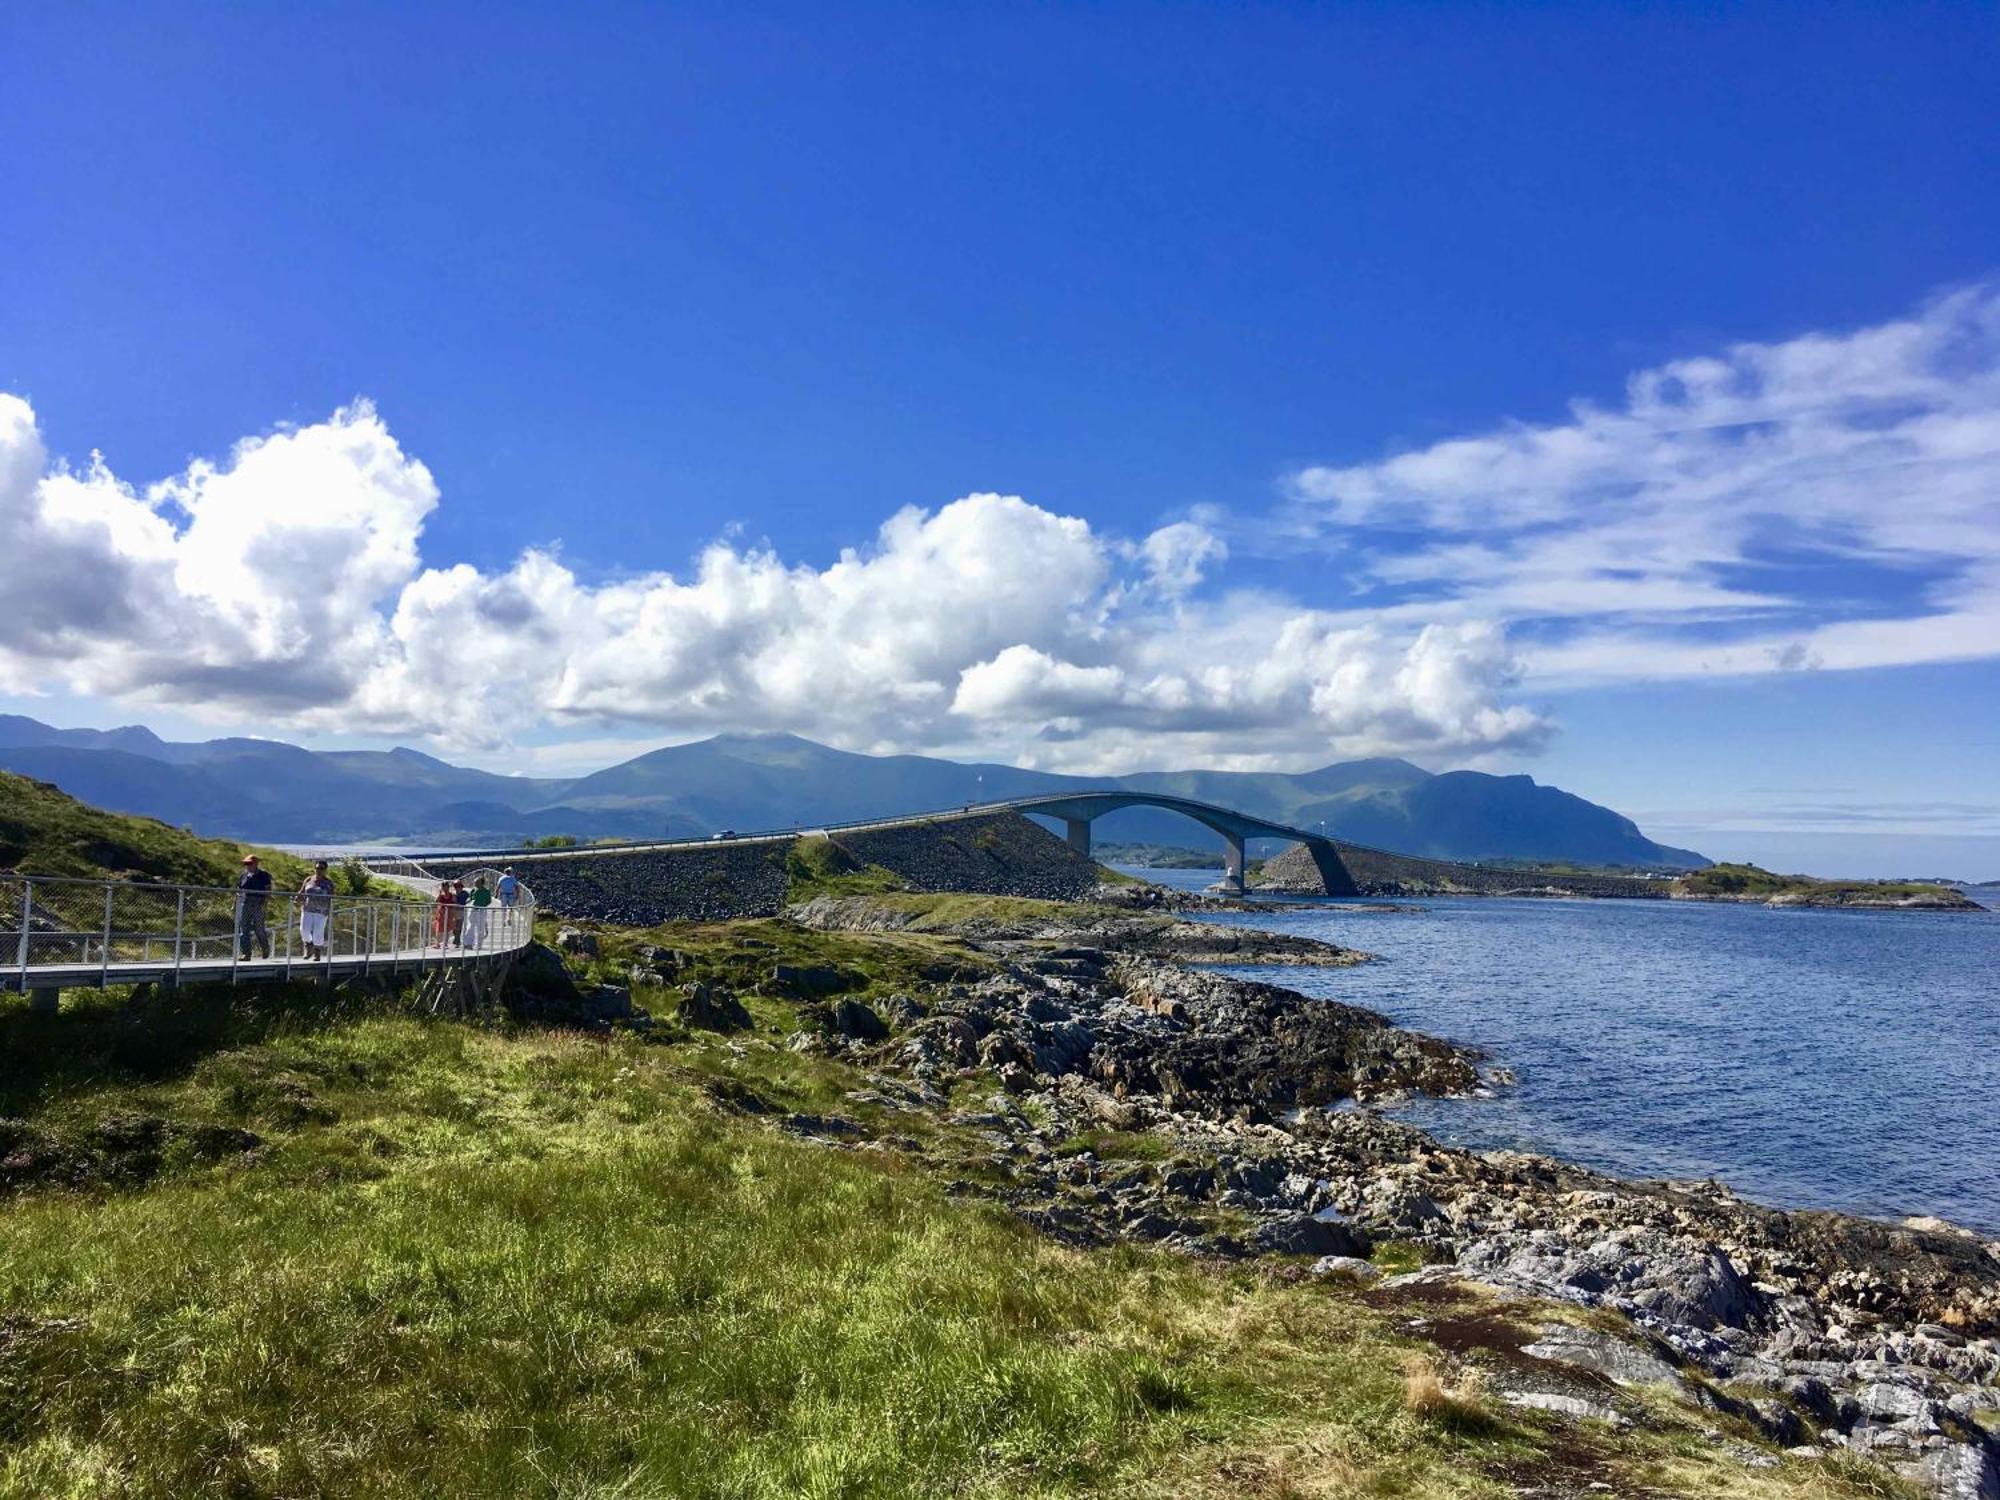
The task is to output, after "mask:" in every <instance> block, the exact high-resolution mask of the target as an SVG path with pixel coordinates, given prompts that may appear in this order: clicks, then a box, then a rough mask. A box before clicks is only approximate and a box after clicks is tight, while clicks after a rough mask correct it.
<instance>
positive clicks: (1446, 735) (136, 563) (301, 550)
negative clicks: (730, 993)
mask: <svg viewBox="0 0 2000 1500" xmlns="http://www.w3.org/2000/svg"><path fill="white" fill-rule="evenodd" d="M1996 43H2000V11H1996V10H1995V9H1994V8H1993V7H1991V6H1963V7H1953V6H1937V7H1928V6H1925V7H1916V6H1912V7H1879V6H1870V7H1843V6H1782V7H1759V6H1749V7H1727V8H1722V7H1715V8H1705V7H1675V8H1671V9H1669V8H1664V7H1636V6H1633V7H1623V6H1602V7H1593V8H1589V9H1583V8H1576V7H1570V8H1557V7H1452V6H1423V7H1417V6H1405V7H1386V6H1384V7H1370V6H1340V7H1292V6H1255V5H1252V6H1243V5H1232V6H1227V7H1224V6H1213V7H1200V6H1164V5H1152V6H1143V7H1142V6H1117V5H1091V6H1066V7H1036V8H1026V7H1008V8H999V7H991V8H986V7H979V8H975V7H958V6H923V7H918V6H907V7H887V6H879V7H878V6H855V7H848V8H846V9H844V10H842V11H840V12H837V13H836V12H830V11H828V10H826V9H825V8H823V7H812V8H806V7H799V8H787V7H772V6H747V7H746V6H730V7H699V6H686V7H676V8H672V9H662V8H658V7H631V8H624V7H616V6H606V7H594V8H591V9H589V10H588V11H587V12H582V11H578V10H576V9H575V8H563V9H558V8H555V7H542V8H536V7H525V6H499V7H495V6H482V7H478V8H455V7H438V6H433V7H402V6H399V7H381V8H370V7H366V6H360V7H341V8H338V9H337V10H336V9H333V8H327V7H304V6H284V5H258V6H208V7H179V8H176V9H173V10H166V9H161V8H136V7H93V6H89V5H78V6H63V7H40V8H33V9H29V8H20V7H16V8H14V9H13V10H12V11H10V12H9V13H8V14H7V15H6V16H5V18H4V19H0V139H4V140H7V141H9V142H11V143H12V146H11V147H10V149H8V150H7V151H6V152H5V154H4V156H0V224H4V226H5V228H4V232H0V392H4V393H10V395H11V398H12V399H13V402H14V411H13V416H12V420H11V426H10V425H9V421H8V419H7V416H6V414H5V413H4V412H0V443H4V442H7V441H11V444H12V446H11V448H7V447H0V512H7V511H8V509H9V507H12V511H11V513H9V514H8V520H9V532H10V534H12V535H15V536H16V537H17V538H26V541H25V543H24V544H21V545H17V546H16V547H15V548H14V549H12V556H11V557H10V558H8V559H5V560H0V586H4V588H5V590H6V595H7V597H8V599H9V601H10V604H13V605H14V607H13V608H11V609H9V610H8V611H7V616H8V617H11V619H10V618H7V617H0V667H4V669H5V675H4V676H0V707H4V708H12V709H15V710H17V711H24V712H30V713H35V714H36V715H37V716H39V717H43V718H50V719H55V720H58V721H61V722H75V723H86V722H87V723H109V722H118V721H123V720H129V719H134V718H139V719H144V720H146V721H148V722H152V723H155V724H156V725H159V726H161V727H163V728H167V729H170V730H179V731H181V732H197V733H207V732H220V731H223V730H232V731H235V730H251V731H255V732H263V733H271V734H282V735H285V736H286V737H289V738H296V739H301V740H305V741H308V742H313V743H381V742H388V741H396V740H401V741H408V742H413V743H421V744H426V745H428V746H429V747H430V748H433V749H438V750H441V751H443V752H444V753H447V754H452V755H455V756H457V757H459V758H463V759H468V760H479V761H482V762H483V763H487V764H499V765H506V764H518V765H524V766H527V765H533V766H537V767H553V766H557V765H568V764H578V763H582V764H591V763H596V762H598V761H601V760H605V759H610V758H614V757H616V756H617V755H621V754H624V753H629V752H630V751H631V750H636V749H638V748H642V747H644V746H645V745H648V744H653V743H658V742H661V741H664V740H670V739H680V738H688V737H693V736H696V735H700V734H704V733H710V732H714V731H715V730H717V729H720V728H739V727H741V728H778V727H783V728H792V729H796V730H798V731H799V732H802V733H807V734H812V735H814V736H816V737H819V738H824V739H829V740H835V741H838V742H840V743H844V744H849V745H852V746H854V747H856V748H891V747H893V748H906V749H921V750H933V751H938V752H940V753H950V754H981V755H991V756H995V757H999V758H1007V759H1019V760H1033V761H1035V762H1037V763H1041V764H1048V765H1052V766H1059V767H1062V768H1066V769H1090V768H1092V767H1112V768H1121V769H1122V768H1125V767H1128V766H1132V765H1136V764H1159V763H1163V762H1166V763H1176V764H1197V763H1211V764H1220V763H1230V764H1276V765H1284V766H1304V765H1310V764H1316V763H1320V762H1323V761H1326V760H1331V759H1337V758H1344V757H1346V756H1350V755H1354V754H1362V753H1377V752H1386V753H1403V754H1408V755H1410V756H1411V757H1412V758H1414V759H1416V760H1419V761H1420V762H1422V763H1424V764H1426V765H1432V766H1437V767H1443V766H1447V765H1460V764H1465V765H1478V766H1481V767H1486V768H1491V769H1526V770H1530V771H1532V772H1533V773H1534V774H1536V775H1537V776H1539V777H1542V778H1543V779H1548V780H1554V781H1557V782H1558V783H1559V784H1562V785H1565V786H1568V787H1570V788H1572V789H1574V790H1577V791H1579V792H1582V793H1584V794H1586V795H1589V796H1593V797H1596V798H1599V799H1600V800H1605V801H1610V802H1612V803H1613V804H1614V805H1617V806H1620V807H1621V808H1624V809H1627V810H1630V811H1633V812H1634V813H1635V814H1639V815H1642V817H1643V818H1644V820H1645V823H1646V826H1647V827H1648V828H1649V830H1650V831H1654V832H1656V834H1658V835H1659V836H1662V837H1671V838H1672V839H1673V840H1674V841H1676V842H1684V843H1693V844H1695V845H1696V846H1697V847H1701V848H1704V849H1707V850H1709V852H1719V853H1750V854H1756V853H1763V854H1765V855H1766V857H1768V858H1771V859H1772V860H1774V861H1776V862H1783V856H1782V855H1781V853H1780V852H1778V851H1782V850H1792V851H1795V852H1796V854H1797V856H1798V857H1797V858H1795V859H1794V860H1793V862H1795V863H1803V862H1805V861H1806V860H1807V859H1808V858H1810V859H1812V860H1814V861H1816V862H1817V863H1818V864H1819V865H1820V866H1821V867H1824V868H1829V869H1833V868H1845V869H1859V868H1863V867H1867V868H1882V869H1901V868H1904V867H1905V866H1906V863H1907V861H1908V860H1909V859H1911V858H1915V857H1916V856H1918V855H1919V854H1921V855H1923V856H1925V857H1926V858H1928V857H1929V856H1931V855H1938V856H1940V857H1942V856H1944V855H1946V854H1949V853H1951V852H1953V849H1954V848H1957V849H1959V850H1961V851H1962V852H1963V853H1965V854H1966V856H1967V857H1968V858H1976V859H1978V860H1984V861H1985V862H1986V863H1988V864H1992V865H1994V869H1993V870H1991V871H1989V872H1988V873H1993V874H2000V858H1995V857H1994V856H1995V855H2000V844H1994V843H1991V842H1989V843H1986V844H1971V843H1969V844H1965V845H1961V846H1938V845H1936V844H1935V842H1934V840H1935V839H1936V838H1937V837H1940V836H1943V835H1946V834H1966V833H1970V834H1973V835H1976V836H1979V837H1982V838H1986V839H1988V840H1993V839H2000V770H1996V769H1995V767H1996V766H2000V757H1996V756H1995V755H1994V754H1993V750H1994V741H1995V738H1996V732H1995V722H1996V719H2000V713H1996V711H1995V709H1994V708H1993V707H1992V705H1993V704H1994V703H1995V702H2000V691H1996V690H2000V668H1996V667H1995V665H1994V658H1995V655H1996V653H2000V555H1996V553H2000V542H1996V541H1995V540H1994V538H1995V536H1996V534H2000V502H1996V498H1995V484H1996V473H2000V459H1996V457H1995V455H1996V453H2000V437H1997V436H1996V433H2000V394H1996V392H1997V391H2000V384H1997V383H1996V382H1997V381H2000V377H1997V376H1996V368H2000V353H1996V351H1997V350H2000V310H1997V309H2000V301H1997V300H1996V293H1995V291H1994V282H1993V278H1994V277H1995V275H1996V274H2000V265H1996V251H1995V248H1994V247H1995V246H1996V245H2000V232H1996V231H2000V181H1996V178H2000V165H1996V164H2000V151H1996V150H1995V149H1994V148H1995V144H1996V139H1995V138H1996V135H2000V107H1996V106H1995V104H1994V103H1993V100H1992V90H1991V88H1990V75H1989V74H1988V72H1987V68H1988V62H1989V60H1990V58H1991V57H1992V56H1993V55H1994V48H1995V44H1996ZM8 433H11V434H12V437H11V440H10V439H8V438H7V437H6V434H8ZM246 443H247V444H248V445H249V446H248V447H239V445H242V444H246ZM93 453H97V454H99V455H101V458H100V459H99V460H98V461H97V462H96V464H95V466H93V460H92V457H91V455H92V454H93ZM10 454H11V455H12V456H11V458H10V457H9V455H10ZM9 475H11V476H12V478H11V480H10V479H9V477H8V476H9ZM10 483H11V486H12V487H11V489H10V488H9V484H10ZM966 497H989V498H983V499H979V498H975V499H967V498H966ZM991 497H1007V498H991ZM1011 497H1019V498H1018V499H1014V498H1011ZM954 502H957V503H954ZM912 507H914V508H916V509H915V510H914V511H911V510H909V509H908V508H912ZM843 558H845V560H843ZM10 569H11V570H12V571H11V573H10V571H9V570H10ZM72 575H73V577H72ZM92 592H95V593H97V594H101V595H109V596H111V597H112V599H113V604H112V605H101V604H100V605H91V604H90V603H89V601H88V600H87V599H85V598H84V597H83V596H84V595H85V594H88V593H92ZM1919 767H1921V770H1920V771H1919V770H1918V769H1917V768H1919ZM1787 840H1789V841H1791V842H1789V843H1788V842H1786V841H1787ZM1801 840H1803V841H1804V842H1802V843H1801V842H1799V841H1801ZM1898 841H1900V842H1898Z"/></svg>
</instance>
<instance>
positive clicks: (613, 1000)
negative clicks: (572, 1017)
mask: <svg viewBox="0 0 2000 1500" xmlns="http://www.w3.org/2000/svg"><path fill="white" fill-rule="evenodd" d="M583 1005H584V1012H585V1014H586V1015H587V1016H588V1017H589V1019H591V1020H593V1021H629V1020H630V1019H631V1018H632V992H631V991H630V990H628V989H626V988H625V986H623V985H622V984H600V985H598V986H597V987H596V988H595V989H593V990H592V991H591V992H590V993H589V994H588V995H585V996H584V997H583Z"/></svg>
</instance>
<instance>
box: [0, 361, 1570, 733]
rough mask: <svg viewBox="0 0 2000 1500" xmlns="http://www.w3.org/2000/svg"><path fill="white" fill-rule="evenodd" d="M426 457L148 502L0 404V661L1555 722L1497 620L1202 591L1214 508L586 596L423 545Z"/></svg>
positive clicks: (1002, 727) (409, 689)
mask: <svg viewBox="0 0 2000 1500" xmlns="http://www.w3.org/2000/svg"><path fill="white" fill-rule="evenodd" d="M440 503H447V502H444V501H442V500H441V497H440V495H439V492H438V487H437V485H436V483H435V482H434V480H433V479H432V477H431V475H430V473H429V471H428V470H426V469H425V467H424V466H423V464H422V463H421V462H419V461H418V460H417V459H416V458H414V457H412V456H411V455H409V454H407V453H405V452H404V451H403V450H402V448H401V446H400V445H399V444H398V443H397V441H396V440H395V438H394V437H393V436H392V435H391V433H390V432H389V429H388V427H387V426H386V424H385V423H384V421H383V419H382V417H381V416H380V414H379V413H377V412H376V411H375V410H374V409H373V408H372V407H370V406H368V405H366V404H365V403H357V404H355V405H353V406H350V407H347V408H344V409H343V410H341V411H338V412H336V413H334V414H333V415H332V416H331V417H330V418H329V419H328V420H326V421H325V422H320V423H315V424H312V425H310V426H305V427H300V428H296V429H288V430H283V431H280V432H277V433H273V434H271V435H268V436H265V437H261V438H254V439H249V440H246V441H244V442H243V443H241V444H239V445H238V446H237V448H236V449H235V451H234V452H233V453H232V454H230V455H229V456H228V457H227V458H226V459H224V460H222V461H220V462H215V463H207V462H202V463H197V464H194V465H192V466H190V468H189V469H188V470H187V471H186V472H185V473H183V474H181V475H178V476H175V477H173V478H171V479H168V480H164V481H161V482H159V483H156V484H153V485H151V486H149V487H147V488H144V489H143V490H142V489H138V488H135V487H134V486H132V485H130V484H127V483H126V482H124V481H122V480H121V479H119V478H118V477H117V476H115V475H113V474H112V473H110V472H109V471H108V470H107V469H106V468H105V467H104V466H103V464H102V463H100V462H98V461H96V460H95V459H93V460H92V461H91V462H90V463H89V464H88V465H86V466H84V467H82V468H80V469H74V470H72V469H70V468H68V467H65V466H64V465H62V464H60V463H53V462H51V460H50V458H49V456H48V455H47V454H46V453H45V452H44V451H43V447H42V443H41V440H40V437H39V435H38V431H37V428H36V424H35V419H34V414H33V412H32V411H31V410H30V408H29V407H28V405H27V403H26V402H24V401H22V400H20V399H18V398H16V397H11V396H0V530H4V533H5V534H6V535H7V536H8V537H9V538H10V539H11V541H12V545H11V547H10V548H9V549H8V551H7V552H6V553H5V554H4V555H0V590H4V594H5V597H6V600H7V605H8V607H7V608H6V610H5V611H4V613H0V667H4V668H5V670H6V672H7V674H8V680H9V684H10V686H14V687H17V688H20V689H25V690H28V691H34V690H37V689H44V688H50V687H61V688H64V689H66V690H68V691H71V692H76V693H82V694H89V695H95V696H99V697H105V698H111V699H116V700H120V701H124V702H128V703H131V704H134V705H136V706H141V707H143V706H144V705H147V704H158V703H171V704H172V705H174V706H175V707H177V708H181V709H183V710H188V711H193V712H196V713H203V714H206V715H208V716H210V717H212V718H215V719H217V720H221V721H228V722H232V723H236V724H248V725H251V726H254V727H259V728H267V729H290V730H299V731H306V732H313V731H320V732H333V731H344V732H351V733H369V734H380V735H421V736H428V737H430V738H432V739H434V740H436V741H438V742H439V743H440V744H442V745H444V746H446V747H447V748H452V747H468V746H483V747H491V746H496V745H501V744H504V743H506V742H507V741H508V740H509V739H510V738H513V737H516V736H520V735H523V734H526V733H527V732H528V731H530V730H533V729H537V728H541V727H545V726H550V725H553V726H556V727H557V728H560V729H565V730H568V731H570V732H575V733H584V732H588V731H592V730H605V729H621V730H622V729H632V728H639V729H646V730H655V731H658V732H659V733H661V734H688V733H699V732H703V731H709V730H723V729H744V728H753V729H754V728H783V729H790V730H794V731H797V732H799V733H803V734H808V735H814V736H818V737H822V738H826V739H829V740H833V741H835V742H838V743H842V744H847V745H855V746H860V747H866V748H881V747H900V748H911V749H946V750H952V751H968V750H973V751H983V752H986V753H990V754H1000V755H1007V756H1010V757H1019V758H1023V759H1029V760H1035V761H1039V762H1041V763H1044V764H1062V765H1071V766H1106V767H1108V766H1111V765H1136V764H1155V765H1157V764H1164V763H1170V762H1173V761H1176V760H1180V759H1187V760H1210V761H1219V762H1224V763H1231V764H1275V763H1285V764H1297V763H1300V762H1302V761H1314V760H1321V759H1332V758H1335V757H1337V756H1340V755H1347V754H1357V753H1377V752H1408V753H1423V754H1429V755H1435V756H1440V757H1450V758H1458V757H1464V756H1471V755H1477V754H1480V753H1483V752H1487V751H1491V750H1495V749H1501V748H1508V747H1516V746H1520V745H1523V744H1527V743H1531V742H1533V741H1534V740H1535V739H1537V738H1538V737H1539V736H1540V735H1541V734H1542V733H1543V732H1544V731H1545V728H1546V726H1545V725H1544V724H1543V722H1542V721H1541V719H1539V718H1538V717H1537V716H1536V715H1535V714H1534V713H1532V712H1530V711H1529V710H1527V709H1525V708H1523V707H1521V706H1519V705H1517V704H1512V703H1510V702H1509V701H1507V700H1508V697H1509V694H1510V690H1511V688H1512V685H1513V680H1514V668H1513V665H1512V661H1511V658H1510V657H1509V654H1508V651H1507V648H1506V643H1505V638H1504V635H1503V634H1502V633H1501V632H1500V631H1499V630H1498V629H1497V628H1495V627H1493V626H1491V625H1487V624H1483V623H1479V622H1470V621H1458V622H1454V623H1451V624H1449V625H1444V626H1439V627H1436V628H1434V629H1418V628H1414V627H1405V626H1397V625H1390V626H1386V627H1369V626H1356V625H1354V624H1352V623H1351V622H1347V623H1343V622H1338V621H1336V620H1334V619H1333V618H1332V617H1330V616H1326V615H1324V614H1322V613H1320V612H1317V611H1314V610H1312V609H1310V608H1306V607H1304V606H1300V605H1297V604H1293V603H1290V602H1288V601H1283V600H1274V599H1271V598H1268V597H1264V596H1244V597H1239V598H1233V599H1230V600H1227V601H1222V602H1217V601H1208V602H1202V601H1199V600H1198V599H1196V598H1195V597H1194V596H1195V594H1196V593H1197V591H1198V589H1199V587H1200V585H1201V584H1202V583H1203V580H1204V578H1205V576H1206V575H1207V574H1208V573H1209V572H1210V571H1211V570H1212V569H1214V568H1215V567H1217V566H1218V565H1220V564H1221V563H1222V562H1223V560H1224V559H1225V558H1226V556H1227V548H1226V547H1225V545H1224V544H1223V542H1222V541H1221V539H1220V538H1219V537H1218V536H1217V535H1215V534H1214V533H1213V532H1212V531H1211V530H1210V529H1209V528H1208V527H1207V526H1205V525H1203V524H1201V523H1198V522H1194V521H1182V522H1175V523H1173V524H1170V525H1168V526H1165V527H1162V528H1160V529H1159V530H1157V531H1155V532H1153V533H1152V534H1151V535H1149V536H1147V537H1145V538H1143V539H1141V540H1139V541H1137V542H1127V541H1124V540H1121V539H1118V538H1115V537H1110V536H1107V535H1105V534H1103V533H1101V532H1099V531H1097V530H1094V529H1093V528H1092V527H1091V525H1090V524H1089V523H1088V522H1087V521H1085V520H1083V519H1081V518H1078V517H1075V516H1062V515H1057V514H1054V513H1052V512H1050V511H1047V510H1044V509H1042V508H1040V507H1038V506H1035V505H1033V504H1030V503H1029V502H1027V501H1026V500H1023V499H1020V498H1018V497H1013V496H1005V495H994V494H973V495H967V496H965V497H964V498H962V499H958V500H955V501H952V502H951V503H949V504H947V505H943V506H941V507H939V508H937V509H935V510H924V509H918V508H915V507H911V508H907V509H904V510H901V511H898V512H897V513H896V514H894V515H892V516H891V517H889V519H888V520H887V521H885V522H884V523H883V524H882V525H881V527H880V528H879V530H878V531H877V532H876V534H875V535H874V536H873V537H872V538H870V539H869V540H868V542H867V543H866V544H865V545H858V546H855V547H851V548H849V549H848V550H846V551H844V552H842V553H841V555H840V556H839V557H838V558H837V559H836V560H835V561H834V562H833V563H832V564H830V565H828V566H826V567H812V566H805V565H800V564H796V563H788V562H786V561H785V560H784V559H782V558H780V557H779V556H777V555H776V554H775V553H773V552H772V551H770V550H769V549H766V548H759V547H754V546H739V545H736V544H733V543H729V542H716V543H713V544H711V545H709V546H708V547H706V548H704V549H703V550H702V551H701V552H700V553H699V554H698V555H697V557H696V558H695V559H694V562H693V565H692V566H691V567H690V568H688V569H687V570H685V571H683V572H678V573H676V572H670V571H665V570H660V571H651V572H646V573H642V574H638V575H636V576H630V577H622V578H618V579H614V580H611V581H591V580H589V579H587V578H585V577H583V576H580V575H579V573H578V572H577V571H576V570H575V569H574V568H573V567H572V566H571V565H570V564H569V563H568V562H566V561H565V560H564V559H563V558H562V557H560V556H558V555H556V554H555V553H553V552H550V551H544V550H536V549H530V550H528V551H525V552H523V553H522V554H521V555H520V556H519V557H518V558H517V559H516V560H515V561H514V563H513V564H512V565H511V566H509V567H506V568H505V569H502V570H498V571H485V570H481V569H478V568H475V567H472V566H470V565H467V564H463V563H459V564H436V563H432V562H428V561H427V560H426V559H425V558H424V557H423V554H422V547H421V544H422V540H423V528H424V523H425V520H426V518H427V517H428V516H429V515H430V513H431V512H432V511H433V510H434V509H435V508H436V507H437V506H438V505H439V504H440Z"/></svg>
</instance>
